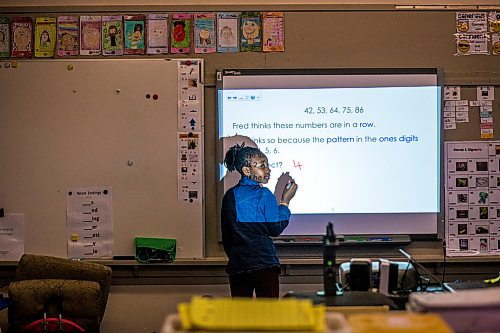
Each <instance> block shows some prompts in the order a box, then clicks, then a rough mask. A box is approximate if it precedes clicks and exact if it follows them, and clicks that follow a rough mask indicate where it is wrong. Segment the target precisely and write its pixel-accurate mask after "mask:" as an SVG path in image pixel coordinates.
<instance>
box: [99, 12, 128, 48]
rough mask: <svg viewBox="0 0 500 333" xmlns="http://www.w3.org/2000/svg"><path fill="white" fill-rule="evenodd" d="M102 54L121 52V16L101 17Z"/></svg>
mask: <svg viewBox="0 0 500 333" xmlns="http://www.w3.org/2000/svg"><path fill="white" fill-rule="evenodd" d="M102 54H103V55H104V56H109V55H122V54H123V29H122V16H121V15H112V16H103V17H102Z"/></svg>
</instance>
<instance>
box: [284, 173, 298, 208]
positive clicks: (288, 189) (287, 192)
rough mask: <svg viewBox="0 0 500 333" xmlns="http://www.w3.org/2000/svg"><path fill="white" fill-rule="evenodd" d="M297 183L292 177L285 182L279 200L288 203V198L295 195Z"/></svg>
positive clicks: (290, 198)
mask: <svg viewBox="0 0 500 333" xmlns="http://www.w3.org/2000/svg"><path fill="white" fill-rule="evenodd" d="M297 188H298V185H297V183H295V181H294V180H293V179H292V180H291V181H289V182H288V184H286V186H285V188H284V189H283V194H282V195H281V202H283V203H286V204H287V205H288V204H289V203H290V200H292V198H293V197H294V196H295V193H296V192H297Z"/></svg>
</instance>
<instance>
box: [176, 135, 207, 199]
mask: <svg viewBox="0 0 500 333" xmlns="http://www.w3.org/2000/svg"><path fill="white" fill-rule="evenodd" d="M178 147H179V153H178V156H179V160H178V163H177V165H178V168H179V172H178V174H179V176H178V198H179V201H180V202H185V203H194V202H201V199H202V193H201V190H202V186H201V172H202V170H201V154H202V151H201V133H199V132H196V133H195V132H189V133H178Z"/></svg>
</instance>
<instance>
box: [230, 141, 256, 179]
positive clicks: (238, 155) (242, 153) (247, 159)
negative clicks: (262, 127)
mask: <svg viewBox="0 0 500 333" xmlns="http://www.w3.org/2000/svg"><path fill="white" fill-rule="evenodd" d="M263 155H264V153H262V152H261V151H260V149H259V148H254V147H247V146H245V142H243V143H242V144H241V145H239V144H235V145H234V146H232V147H231V148H229V150H228V151H227V152H226V156H225V157H224V165H225V166H226V168H227V169H228V170H229V171H238V172H239V173H240V174H241V175H242V176H243V170H242V169H243V167H245V166H246V167H250V163H251V159H252V158H253V157H255V156H263Z"/></svg>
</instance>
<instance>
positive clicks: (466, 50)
mask: <svg viewBox="0 0 500 333" xmlns="http://www.w3.org/2000/svg"><path fill="white" fill-rule="evenodd" d="M489 39H490V36H489V35H488V34H483V33H477V34H472V33H457V34H455V40H456V44H457V52H456V53H455V55H472V54H486V55H487V54H490V51H489V49H488V40H489Z"/></svg>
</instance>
